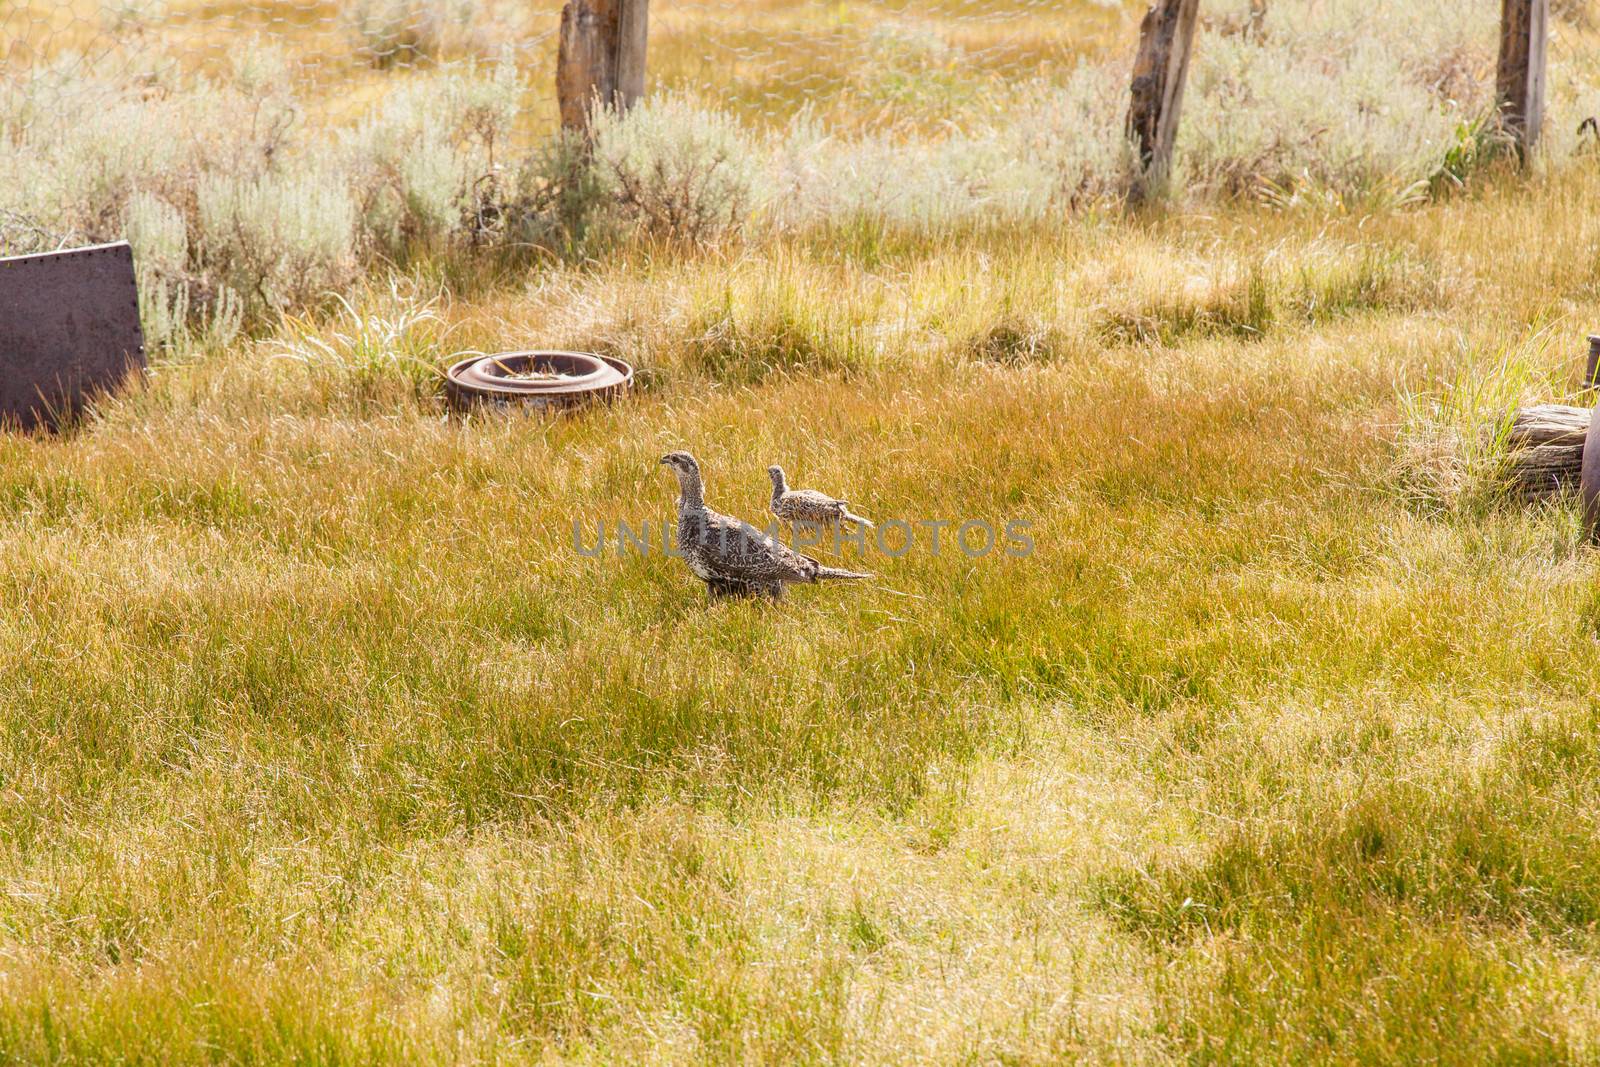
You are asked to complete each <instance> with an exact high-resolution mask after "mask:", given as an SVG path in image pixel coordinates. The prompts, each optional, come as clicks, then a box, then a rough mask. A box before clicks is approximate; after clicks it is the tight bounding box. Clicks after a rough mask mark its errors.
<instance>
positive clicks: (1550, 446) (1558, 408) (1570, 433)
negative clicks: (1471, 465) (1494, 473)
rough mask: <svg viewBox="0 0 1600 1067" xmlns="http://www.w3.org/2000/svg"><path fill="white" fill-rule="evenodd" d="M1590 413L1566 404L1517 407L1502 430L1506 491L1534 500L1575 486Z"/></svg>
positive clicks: (1587, 431) (1522, 498) (1581, 460)
mask: <svg viewBox="0 0 1600 1067" xmlns="http://www.w3.org/2000/svg"><path fill="white" fill-rule="evenodd" d="M1591 415H1592V412H1591V411H1590V410H1589V409H1588V408H1580V407H1573V406H1572V405H1570V404H1536V405H1534V406H1533V407H1527V408H1522V409H1520V410H1518V411H1517V413H1516V414H1515V415H1514V416H1512V419H1511V429H1510V432H1509V433H1507V434H1506V447H1507V449H1508V453H1509V454H1508V456H1507V460H1506V462H1507V487H1506V488H1507V492H1508V494H1509V495H1511V496H1513V497H1515V498H1516V499H1518V500H1523V501H1527V502H1529V503H1535V502H1538V501H1541V500H1549V499H1552V498H1554V497H1557V496H1560V495H1561V494H1562V493H1564V492H1569V491H1571V490H1573V489H1576V488H1577V487H1578V479H1579V475H1580V473H1581V472H1582V470H1583V446H1584V444H1585V442H1586V441H1587V440H1588V438H1589V420H1590V417H1591Z"/></svg>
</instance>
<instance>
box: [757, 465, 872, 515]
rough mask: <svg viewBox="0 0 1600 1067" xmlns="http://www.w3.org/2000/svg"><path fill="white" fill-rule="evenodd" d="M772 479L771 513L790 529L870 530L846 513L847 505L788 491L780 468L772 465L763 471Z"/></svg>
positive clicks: (820, 495)
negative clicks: (855, 527)
mask: <svg viewBox="0 0 1600 1067" xmlns="http://www.w3.org/2000/svg"><path fill="white" fill-rule="evenodd" d="M767 474H769V475H770V476H771V477H772V513H773V514H774V515H776V516H778V518H780V519H782V520H783V521H784V522H787V523H790V524H792V525H799V524H809V525H811V526H820V527H824V528H828V529H832V528H834V527H837V526H839V525H840V524H842V523H846V522H849V523H859V524H860V525H862V526H865V527H866V528H867V529H869V530H870V529H872V528H873V526H872V522H871V521H870V520H868V519H864V518H862V517H861V516H860V515H857V514H856V513H855V512H853V511H851V510H850V505H849V503H848V502H846V501H843V500H835V499H834V498H833V497H831V496H829V495H828V494H827V493H819V492H817V491H816V490H815V489H790V488H789V486H788V483H787V482H786V481H785V480H784V477H783V468H782V467H779V466H777V465H776V464H774V465H773V466H771V467H768V468H767Z"/></svg>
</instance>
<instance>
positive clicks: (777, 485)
mask: <svg viewBox="0 0 1600 1067" xmlns="http://www.w3.org/2000/svg"><path fill="white" fill-rule="evenodd" d="M767 475H768V477H770V478H771V479H772V487H773V488H774V489H782V488H783V486H784V479H783V468H782V467H780V466H778V465H777V464H776V463H774V464H773V465H772V466H770V467H768V468H767Z"/></svg>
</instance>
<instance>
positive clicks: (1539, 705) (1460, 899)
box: [0, 7, 1600, 1064]
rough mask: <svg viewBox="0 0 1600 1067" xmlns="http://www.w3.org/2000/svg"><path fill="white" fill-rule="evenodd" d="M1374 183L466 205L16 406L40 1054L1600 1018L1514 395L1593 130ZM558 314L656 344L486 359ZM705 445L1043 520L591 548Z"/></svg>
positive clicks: (1547, 553)
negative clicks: (830, 577)
mask: <svg viewBox="0 0 1600 1067" xmlns="http://www.w3.org/2000/svg"><path fill="white" fill-rule="evenodd" d="M1085 12H1086V13H1085V15H1084V17H1085V18H1086V19H1094V20H1100V19H1109V18H1111V17H1112V16H1111V15H1108V14H1107V13H1106V12H1105V10H1104V9H1103V8H1099V7H1096V8H1093V9H1092V10H1091V9H1087V8H1086V9H1085ZM1119 17H1120V16H1119ZM1098 24H1099V23H1098V22H1096V23H1095V25H1098ZM1086 32H1087V31H1086ZM1348 206H1349V205H1348V204H1335V203H1330V202H1329V201H1327V200H1326V199H1323V200H1318V201H1317V202H1316V203H1312V204H1298V205H1294V206H1291V207H1288V208H1286V207H1285V205H1284V203H1283V202H1282V200H1281V199H1273V198H1267V202H1265V203H1263V202H1262V201H1261V199H1259V198H1244V199H1238V198H1227V199H1222V200H1211V199H1198V198H1190V199H1185V198H1183V197H1179V198H1178V199H1176V200H1174V201H1173V202H1170V203H1166V204H1161V205H1157V206H1155V207H1153V208H1151V209H1149V210H1146V211H1143V212H1139V213H1128V212H1124V211H1120V210H1099V209H1095V210H1085V211H1080V212H1076V213H1070V212H1061V213H1055V214H1049V215H1046V216H1044V217H1040V218H1032V217H1030V218H1027V219H1023V220H1012V221H1006V220H988V221H985V220H983V219H978V220H976V221H974V220H970V219H969V220H966V221H962V222H960V223H959V224H952V225H947V226H942V227H929V228H922V229H910V228H906V227H903V226H892V225H881V224H874V223H872V222H870V221H869V220H857V221H856V222H854V223H852V224H850V225H848V226H825V227H810V228H796V229H793V230H790V231H786V232H779V233H761V234H759V235H758V236H751V237H747V238H745V239H736V238H730V239H727V240H724V241H720V242H715V243H708V244H707V245H706V246H705V247H703V248H700V249H698V250H696V251H693V252H686V251H685V250H684V248H683V245H682V244H681V243H674V242H664V241H660V240H652V239H643V238H640V239H636V240H629V241H624V242H622V243H620V244H619V245H618V246H617V247H615V248H613V249H611V250H610V251H609V252H608V253H607V254H605V255H603V256H597V257H592V258H588V259H583V260H579V261H562V260H560V259H549V260H545V261H541V262H540V263H539V265H537V266H535V267H531V268H530V267H528V266H526V265H525V264H524V265H518V266H516V267H515V268H512V267H509V266H506V265H504V264H498V265H497V264H496V263H495V262H494V261H492V260H489V261H475V260H471V259H470V258H467V257H463V256H460V255H456V254H452V255H444V254H438V255H429V254H418V255H417V256H415V257H414V258H413V259H411V260H409V261H408V262H407V263H406V264H405V266H404V269H399V270H386V269H378V268H376V267H373V268H370V269H367V270H364V271H363V272H362V278H361V279H360V280H357V281H356V282H355V283H354V284H353V286H352V287H351V288H350V289H349V292H348V299H349V306H348V308H341V307H338V306H335V305H318V306H316V307H314V308H312V309H310V310H305V309H299V310H290V311H284V312H282V313H280V314H278V315H277V316H275V317H271V318H268V319H266V320H264V321H263V324H261V325H259V326H257V327H254V328H252V329H248V330H246V331H244V332H242V333H240V334H239V335H238V336H236V337H233V338H232V339H230V340H227V341H225V342H216V343H212V344H209V345H205V344H196V345H192V346H189V347H184V348H181V349H179V348H174V349H171V350H167V351H165V352H163V353H162V354H161V356H160V358H159V359H158V361H157V363H156V365H155V366H154V368H153V371H152V375H151V378H150V381H149V383H148V387H147V388H144V389H142V390H139V391H137V392H135V393H133V394H131V395H129V396H127V397H124V398H121V399H119V400H117V401H115V402H112V403H109V404H107V405H105V406H104V408H103V410H102V411H101V412H99V414H98V417H97V418H96V419H94V420H92V421H90V422H89V423H88V424H86V425H85V426H83V427H82V428H80V429H78V430H77V431H75V432H73V433H70V434H68V435H66V436H64V437H61V438H54V439H43V438H29V437H20V436H5V437H0V546H3V551H0V606H3V611H0V1059H3V1060H6V1061H8V1062H9V1061H18V1062H59V1063H80V1062H83V1063H94V1062H119V1063H123V1062H137V1063H185V1062H222V1063H257V1062H263V1063H264V1062H280V1061H295V1062H303V1063H318V1064H337V1063H397V1064H398V1063H412V1062H419V1061H420V1062H442V1063H487V1062H507V1063H517V1062H546V1061H553V1060H565V1061H574V1062H618V1063H620V1062H682V1063H698V1062H724V1063H748V1062H770V1063H791V1062H811V1063H836V1062H859V1063H885V1064H888V1063H908V1064H909V1063H922V1062H944V1063H1008V1064H1009V1063H1015V1064H1023V1063H1057V1062H1071V1061H1075V1060H1083V1061H1089V1062H1115V1063H1128V1062H1150V1063H1176V1062H1194V1063H1214V1062H1215V1063H1220V1062H1245V1063H1286V1064H1287V1063H1304V1062H1349V1063H1412V1062H1449V1063H1482V1062H1502V1063H1530V1064H1531V1063H1549V1062H1594V1061H1595V1060H1596V1059H1597V1058H1600V1009H1597V1008H1596V1005H1597V1004H1600V968H1597V965H1596V962H1595V961H1596V953H1597V952H1600V941H1597V939H1596V938H1597V935H1596V932H1595V931H1596V924H1597V922H1600V826H1597V825H1596V818H1597V815H1596V813H1597V812H1600V657H1597V655H1596V648H1597V645H1596V643H1597V639H1600V583H1597V580H1596V574H1595V560H1594V558H1593V554H1592V552H1591V551H1590V550H1589V549H1586V548H1584V547H1583V546H1582V544H1581V541H1580V536H1579V529H1578V521H1577V517H1576V511H1575V508H1574V507H1573V506H1572V505H1571V503H1570V502H1563V503H1561V504H1560V505H1557V506H1550V507H1544V508H1538V509H1521V508H1517V507H1512V506H1508V505H1505V504H1503V503H1501V502H1498V501H1497V500H1496V499H1495V497H1494V495H1493V493H1492V492H1491V491H1490V490H1491V488H1492V481H1493V470H1492V466H1493V463H1492V456H1491V455H1489V454H1488V453H1487V452H1486V449H1485V447H1484V445H1483V444H1482V441H1483V438H1484V435H1485V434H1491V433H1492V431H1493V427H1494V426H1495V424H1496V422H1497V420H1500V419H1502V418H1503V416H1504V414H1505V413H1506V411H1507V410H1509V408H1510V407H1511V406H1513V405H1514V404H1516V403H1517V402H1519V401H1521V400H1525V399H1533V398H1539V399H1556V398H1562V397H1568V396H1573V395H1575V394H1574V390H1575V388H1576V385H1577V376H1578V371H1579V368H1580V366H1581V362H1582V352H1583V347H1584V345H1583V335H1584V334H1585V333H1586V332H1589V331H1590V330H1593V329H1594V328H1595V326H1596V324H1597V323H1600V256H1597V253H1596V248H1597V242H1600V173H1596V172H1595V169H1594V166H1593V161H1592V159H1590V160H1583V159H1578V160H1575V161H1574V160H1565V159H1563V160H1560V161H1553V162H1552V161H1546V162H1542V163H1541V165H1540V166H1539V167H1538V168H1536V169H1535V170H1534V172H1533V173H1531V174H1518V173H1514V172H1512V171H1511V170H1510V169H1509V168H1506V167H1504V166H1495V165H1489V166H1486V167H1484V168H1482V169H1480V170H1478V171H1476V172H1475V173H1474V174H1473V175H1472V176H1471V180H1470V181H1467V182H1466V183H1465V184H1464V185H1463V187H1462V188H1460V189H1459V190H1456V191H1453V192H1452V191H1449V190H1444V191H1442V192H1440V193H1439V194H1437V195H1431V196H1428V197H1422V198H1411V199H1409V200H1408V201H1407V202H1406V204H1405V205H1400V206H1395V205H1389V206H1386V207H1383V208H1382V209H1381V210H1378V209H1369V208H1365V207H1364V208H1362V209H1360V210H1348V209H1347V208H1348ZM535 340H537V341H538V342H539V343H543V344H548V345H552V346H576V347H583V348H589V349H597V350H601V351H607V352H614V353H617V354H620V355H623V356H625V357H626V358H629V359H632V360H635V361H636V362H637V363H638V364H639V365H640V366H641V368H642V369H643V373H642V385H641V388H640V389H639V390H638V391H637V392H636V394H635V395H634V396H632V397H631V398H629V399H628V400H627V401H626V402H624V403H620V404H618V405H616V406H614V407H611V408H608V409H605V410H596V411H592V412H588V413H585V414H582V415H579V416H575V417H570V418H562V419H551V420H541V419H536V418H534V419H526V418H519V417H509V418H507V417H495V416H490V417H482V418H474V419H471V420H465V421H463V420H459V419H452V418H449V417H447V416H446V415H445V414H444V412H443V410H442V408H441V405H440V404H439V402H438V399H437V396H436V394H435V391H434V388H433V385H432V383H431V380H430V378H429V375H428V372H427V368H429V367H432V366H436V365H438V364H440V363H443V362H445V361H447V360H448V359H449V357H450V356H451V355H452V354H453V353H456V352H458V351H462V350H469V349H479V348H491V347H508V346H515V345H519V344H524V343H532V342H533V341H535ZM676 448H687V449H689V450H691V451H692V452H694V453H695V454H696V455H697V456H698V457H699V459H700V461H701V463H702V465H703V467H704V469H705V471H706V474H707V478H708V483H709V484H708V498H709V500H710V502H711V503H712V504H713V506H716V507H719V508H721V509H722V510H726V511H731V512H734V513H736V514H740V515H743V516H746V517H749V518H757V517H759V515H760V513H761V508H762V507H763V505H764V502H765V499H766V493H767V488H766V486H767V482H766V477H765V474H764V471H765V468H766V467H767V466H768V465H769V464H771V463H774V462H777V463H781V464H783V465H784V466H785V467H786V468H787V469H788V471H789V472H790V476H791V478H792V479H793V480H794V481H795V482H797V483H799V484H803V485H809V486H816V487H820V488H827V489H829V490H833V491H836V492H838V493H840V494H841V495H846V496H848V497H849V498H850V499H851V500H852V501H853V502H854V503H855V504H856V505H857V506H858V508H859V509H860V510H863V511H865V512H866V513H867V514H869V515H872V516H874V517H877V518H879V519H885V518H901V519H907V520H913V521H915V520H921V519H952V520H957V521H959V520H963V519H969V518H971V519H981V520H986V521H989V522H992V523H994V524H996V525H1001V524H1003V523H1004V522H1006V521H1008V520H1024V521H1027V522H1029V523H1031V531H1032V535H1033V541H1034V551H1033V552H1032V554H1031V555H1029V556H1027V557H1026V558H1009V557H1006V556H1004V555H1001V554H998V553H996V554H991V555H989V556H986V557H984V558H977V559H975V558H968V557H966V556H965V555H962V554H961V553H958V552H951V551H949V549H948V546H946V550H945V551H944V552H942V553H940V554H937V555H935V554H934V553H932V552H931V551H929V545H928V542H927V540H926V539H922V540H920V541H919V544H918V548H917V550H915V551H912V552H910V553H908V554H906V555H905V556H903V557H901V558H887V557H884V556H881V555H874V556H871V557H869V559H868V560H867V562H868V564H869V566H870V569H873V570H876V571H877V572H878V573H879V575H880V578H879V580H878V581H876V582H873V583H868V584H860V585H854V584H853V585H851V586H849V587H839V586H832V587H826V588H802V589H797V590H795V591H794V592H793V593H792V594H791V595H790V597H789V598H788V600H787V601H786V602H784V603H783V604H782V605H778V606H772V605H766V604H756V603H742V602H739V603H719V604H716V605H709V606H708V605H707V603H706V600H705V596H704V592H703V588H702V587H701V586H700V585H699V584H698V583H697V582H695V581H694V580H693V579H692V578H691V577H690V575H689V574H688V573H687V571H686V570H685V568H684V567H683V566H682V565H681V563H679V562H678V561H676V560H672V559H668V558H664V557H661V556H659V555H655V556H641V555H638V554H618V553H616V552H615V551H612V552H608V553H607V554H605V555H604V556H603V557H600V558H589V557H586V556H583V555H581V554H579V553H578V552H577V551H575V548H574V544H573V524H574V522H579V523H582V524H586V525H587V526H588V528H590V529H592V526H593V524H594V523H595V522H603V523H605V524H606V525H607V527H608V528H609V527H611V526H612V525H613V524H615V523H616V522H618V521H619V520H621V521H627V522H629V523H631V524H635V525H637V524H638V523H639V522H641V521H645V520H648V521H651V522H659V521H661V520H664V519H667V518H669V517H670V516H671V514H672V506H673V500H674V497H675V487H674V485H673V483H672V480H671V478H670V477H669V475H668V474H667V473H666V472H665V471H664V470H662V469H660V468H658V467H657V466H656V460H657V458H658V457H659V456H660V455H661V454H662V453H664V452H666V451H669V450H672V449H676ZM846 558H849V557H846Z"/></svg>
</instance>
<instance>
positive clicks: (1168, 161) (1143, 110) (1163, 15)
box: [1128, 0, 1509, 199]
mask: <svg viewBox="0 0 1600 1067" xmlns="http://www.w3.org/2000/svg"><path fill="white" fill-rule="evenodd" d="M1508 2H1509V0H1508ZM1199 13H1200V0H1155V3H1153V4H1151V5H1150V10H1149V11H1146V12H1145V15H1144V21H1142V22H1140V23H1139V54H1138V56H1137V57H1136V58H1135V59H1134V61H1133V101H1132V103H1131V104H1130V105H1129V107H1128V133H1129V135H1130V136H1131V137H1133V138H1134V139H1135V140H1136V141H1137V142H1138V145H1139V178H1138V181H1137V183H1136V185H1135V187H1134V190H1133V195H1134V198H1135V199H1142V198H1143V197H1145V196H1146V195H1148V194H1149V193H1150V192H1152V191H1154V190H1157V189H1159V188H1160V187H1161V186H1162V185H1163V184H1165V182H1166V180H1167V175H1168V173H1169V172H1170V171H1171V169H1172V145H1173V142H1174V141H1175V140H1176V139H1177V136H1178V111H1179V108H1180V107H1181V106H1182V104H1183V82H1184V77H1185V75H1187V74H1188V72H1189V49H1190V46H1191V45H1192V44H1193V43H1194V24H1195V19H1196V17H1197V16H1198V15H1199Z"/></svg>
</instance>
